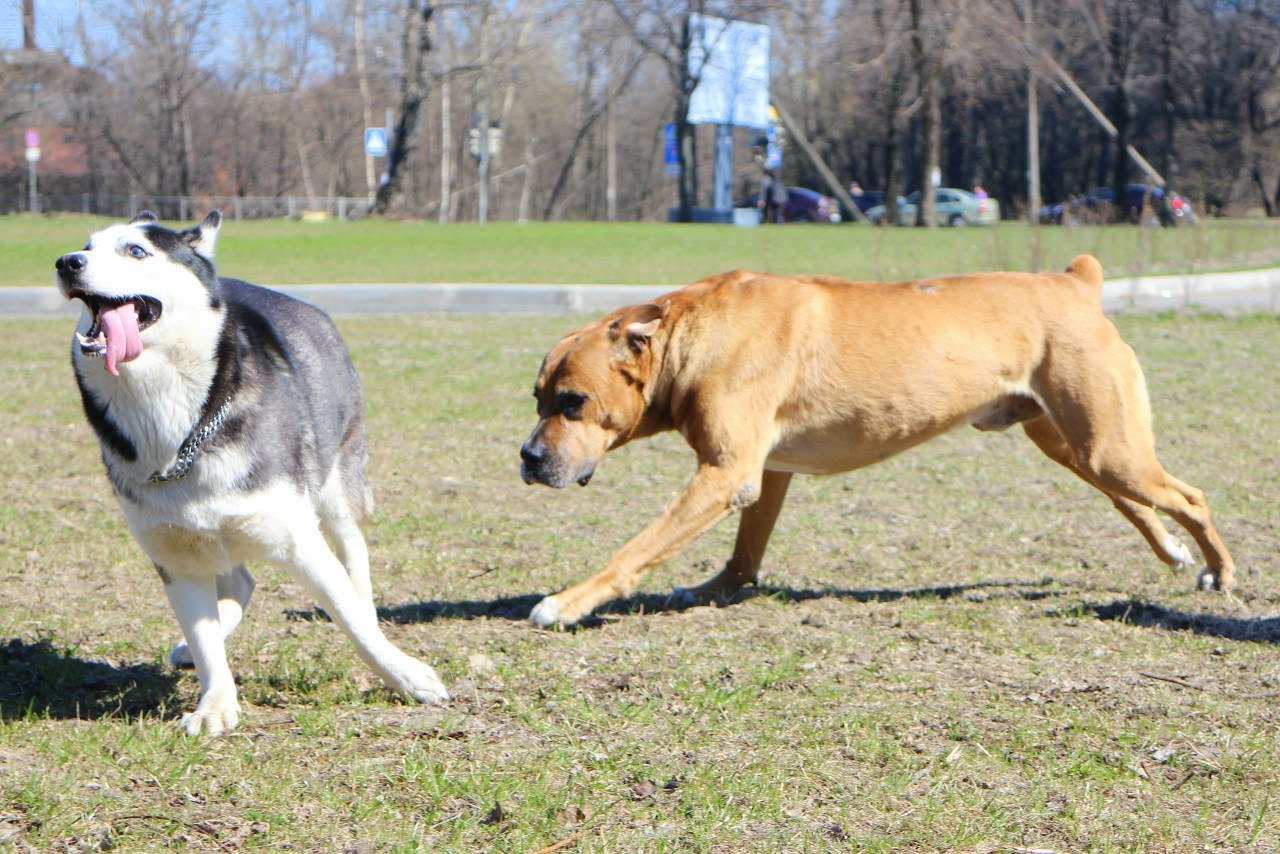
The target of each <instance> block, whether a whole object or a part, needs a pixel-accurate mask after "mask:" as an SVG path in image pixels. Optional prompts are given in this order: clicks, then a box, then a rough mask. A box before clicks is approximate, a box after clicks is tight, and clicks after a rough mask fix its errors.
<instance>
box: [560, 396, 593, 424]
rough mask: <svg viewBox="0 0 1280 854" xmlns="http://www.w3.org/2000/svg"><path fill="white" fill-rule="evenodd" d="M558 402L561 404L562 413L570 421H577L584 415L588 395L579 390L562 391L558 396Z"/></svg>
mask: <svg viewBox="0 0 1280 854" xmlns="http://www.w3.org/2000/svg"><path fill="white" fill-rule="evenodd" d="M556 403H558V404H559V405H560V414H561V415H563V416H564V417H565V418H568V419H569V420H570V421H577V420H578V419H579V418H581V417H582V407H583V406H585V405H586V403H587V396H586V395H585V394H578V393H577V392H572V391H562V392H560V394H558V395H557V396H556Z"/></svg>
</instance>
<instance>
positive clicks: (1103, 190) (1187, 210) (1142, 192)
mask: <svg viewBox="0 0 1280 854" xmlns="http://www.w3.org/2000/svg"><path fill="white" fill-rule="evenodd" d="M1040 221H1041V222H1042V223H1046V224H1051V225H1061V224H1062V223H1063V222H1064V221H1065V222H1075V223H1107V222H1128V223H1141V224H1144V225H1163V226H1175V225H1183V224H1187V225H1196V224H1198V223H1199V222H1200V218H1199V217H1198V216H1196V212H1195V210H1193V209H1192V207H1191V202H1190V200H1189V199H1187V198H1186V197H1185V196H1180V195H1178V194H1177V193H1173V192H1169V191H1167V190H1164V189H1161V188H1160V187H1150V186H1148V185H1146V184H1127V185H1126V186H1125V193H1124V204H1122V205H1117V204H1116V191H1115V188H1114V187H1098V188H1097V189H1096V190H1090V191H1089V192H1087V193H1085V194H1084V195H1083V196H1081V197H1080V198H1076V199H1070V200H1069V201H1066V202H1058V203H1057V204H1054V205H1045V206H1044V207H1043V208H1041V209H1040Z"/></svg>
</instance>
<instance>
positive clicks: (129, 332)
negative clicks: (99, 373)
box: [98, 302, 142, 377]
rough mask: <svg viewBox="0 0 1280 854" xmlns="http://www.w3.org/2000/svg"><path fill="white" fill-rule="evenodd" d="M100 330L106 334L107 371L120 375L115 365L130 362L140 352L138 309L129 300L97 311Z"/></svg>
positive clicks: (140, 337) (140, 338)
mask: <svg viewBox="0 0 1280 854" xmlns="http://www.w3.org/2000/svg"><path fill="white" fill-rule="evenodd" d="M98 317H99V318H101V320H102V331H103V333H104V334H105V335H106V336H107V352H106V354H105V356H106V361H107V364H106V368H107V373H109V374H112V375H114V376H117V377H118V376H120V372H119V371H118V370H116V365H117V364H120V363H122V362H131V361H133V360H134V359H136V358H138V356H139V355H141V354H142V335H141V333H139V331H138V309H137V306H135V305H134V304H133V303H131V302H127V303H125V304H124V305H122V306H120V307H119V308H104V309H103V310H102V311H100V312H99V313H98Z"/></svg>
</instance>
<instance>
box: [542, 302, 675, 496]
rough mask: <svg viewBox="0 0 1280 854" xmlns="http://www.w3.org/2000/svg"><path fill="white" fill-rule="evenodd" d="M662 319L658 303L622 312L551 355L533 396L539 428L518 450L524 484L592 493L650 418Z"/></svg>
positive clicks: (585, 329)
mask: <svg viewBox="0 0 1280 854" xmlns="http://www.w3.org/2000/svg"><path fill="white" fill-rule="evenodd" d="M664 311H665V307H664V306H659V305H654V304H652V303H649V304H645V305H637V306H631V307H630V308H624V309H620V310H618V311H616V312H614V313H613V314H611V315H609V316H607V317H605V318H604V319H603V320H599V321H597V322H595V323H593V324H591V325H589V326H584V327H583V328H582V329H579V330H577V331H576V332H571V333H569V335H567V336H566V337H565V338H564V340H562V341H561V342H560V343H559V344H557V345H556V346H555V347H553V348H552V350H551V352H550V353H548V354H547V357H546V358H545V359H543V361H542V369H541V370H540V371H539V372H538V381H537V384H536V385H535V386H534V389H533V396H534V398H536V399H537V401H538V426H536V427H534V428H533V432H532V433H531V434H530V435H529V438H528V440H527V441H526V442H525V443H524V445H522V446H521V448H520V460H521V465H520V475H521V477H523V478H524V482H525V483H543V484H546V485H547V486H553V487H555V488H556V489H562V488H564V487H566V486H568V485H569V484H570V483H574V482H576V483H578V484H579V485H581V486H586V485H587V481H589V480H591V475H593V474H594V473H595V470H596V463H597V462H598V461H599V460H600V458H601V457H602V456H604V453H605V451H608V450H611V449H612V448H616V447H618V446H619V445H622V444H624V443H626V442H627V440H629V439H630V438H631V437H632V435H633V434H634V432H635V430H636V428H637V427H638V426H639V424H640V423H641V421H642V419H643V418H644V415H645V408H646V404H645V395H644V390H645V385H646V383H647V382H648V379H649V375H650V372H651V370H652V364H653V350H652V345H653V335H654V333H655V332H657V331H658V328H659V327H660V326H661V324H662V318H663V314H664Z"/></svg>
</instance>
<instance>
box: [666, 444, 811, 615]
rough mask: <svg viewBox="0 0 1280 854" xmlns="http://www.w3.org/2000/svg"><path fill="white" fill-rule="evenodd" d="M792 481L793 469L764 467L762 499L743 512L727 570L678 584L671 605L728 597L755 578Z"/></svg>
mask: <svg viewBox="0 0 1280 854" xmlns="http://www.w3.org/2000/svg"><path fill="white" fill-rule="evenodd" d="M790 484H791V472H784V471H769V470H768V469H766V470H765V472H764V477H763V479H762V480H761V482H760V498H759V499H758V500H757V501H756V503H755V504H752V505H751V506H750V507H748V508H747V509H746V510H743V511H742V521H741V522H739V523H738V539H737V541H736V542H735V543H734V546H733V555H732V556H731V557H730V558H729V561H728V563H726V564H725V565H724V569H722V570H720V572H719V573H718V574H717V575H716V576H715V577H713V578H709V579H707V580H706V581H704V582H703V583H701V584H699V585H698V586H697V587H677V588H676V589H675V590H673V591H671V602H672V604H675V605H691V604H695V603H697V602H709V601H711V600H713V599H716V600H723V599H728V598H729V597H730V596H732V595H733V594H735V593H737V592H738V591H739V590H740V589H741V588H742V586H743V585H744V584H753V583H754V582H755V581H756V578H757V576H758V575H759V574H760V562H761V561H762V560H763V559H764V551H765V548H766V547H767V546H768V545H769V535H770V534H772V533H773V526H774V523H775V522H777V521H778V512H779V511H780V510H782V502H783V501H784V500H785V499H786V497H787V487H788V486H789V485H790Z"/></svg>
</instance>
